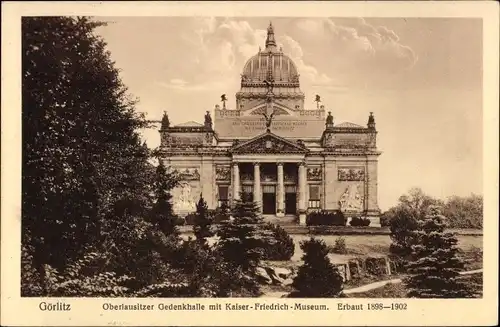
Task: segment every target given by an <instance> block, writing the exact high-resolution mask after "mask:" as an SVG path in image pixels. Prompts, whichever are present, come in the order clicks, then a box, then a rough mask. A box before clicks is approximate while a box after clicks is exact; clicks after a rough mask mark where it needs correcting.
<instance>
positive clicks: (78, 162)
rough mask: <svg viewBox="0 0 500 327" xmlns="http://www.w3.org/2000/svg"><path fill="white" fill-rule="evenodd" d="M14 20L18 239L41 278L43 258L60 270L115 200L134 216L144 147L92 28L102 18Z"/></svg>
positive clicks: (143, 203)
mask: <svg viewBox="0 0 500 327" xmlns="http://www.w3.org/2000/svg"><path fill="white" fill-rule="evenodd" d="M21 24H22V56H23V57H22V74H23V75H22V123H23V129H22V138H23V161H22V172H23V176H22V229H23V239H22V241H23V245H24V248H25V249H26V251H28V252H29V253H27V257H29V258H32V266H33V267H35V268H34V269H37V270H38V275H40V276H45V275H46V274H45V267H46V265H50V266H53V267H54V268H56V269H59V268H61V269H62V268H64V267H65V266H66V265H68V264H71V263H72V262H75V261H76V260H78V259H79V258H81V257H82V256H83V255H84V254H85V253H86V251H88V246H89V245H91V244H99V243H100V242H101V241H102V238H103V237H107V235H103V233H105V232H104V231H103V227H102V226H103V223H104V220H105V219H106V218H105V217H107V216H108V214H109V213H110V212H111V211H113V210H115V209H116V206H120V207H121V208H122V209H123V210H124V211H127V212H133V213H134V214H136V213H139V212H142V211H144V210H145V208H147V207H148V206H149V205H150V200H151V199H150V196H149V194H150V189H149V185H150V184H151V183H150V180H149V179H148V178H149V176H148V169H149V168H148V165H147V158H148V156H149V153H148V151H147V148H145V147H144V145H143V144H141V141H140V137H139V134H138V132H137V130H138V129H140V128H144V127H147V123H146V121H145V119H144V116H143V115H142V114H139V113H137V112H136V111H135V101H134V100H132V99H131V98H130V97H129V95H128V94H127V88H126V87H125V86H124V85H123V83H122V82H121V79H120V76H119V71H118V70H117V69H116V68H115V67H114V62H113V61H112V60H111V58H110V53H109V52H108V51H107V50H106V43H105V42H104V41H103V40H102V39H101V38H100V37H98V36H96V34H95V29H96V28H97V27H99V26H102V25H104V24H103V23H101V22H96V21H92V20H91V19H89V18H85V17H76V18H74V17H24V18H23V19H22V22H21ZM120 217H125V216H124V215H122V216H120ZM61 249H64V251H62V250H61ZM43 288H44V287H42V289H43Z"/></svg>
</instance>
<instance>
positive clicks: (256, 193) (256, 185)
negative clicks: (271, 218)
mask: <svg viewBox="0 0 500 327" xmlns="http://www.w3.org/2000/svg"><path fill="white" fill-rule="evenodd" d="M253 201H254V202H255V203H257V204H258V206H259V210H260V212H262V191H261V187H260V164H259V163H258V162H255V163H254V164H253Z"/></svg>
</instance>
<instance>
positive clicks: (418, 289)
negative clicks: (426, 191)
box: [406, 206, 472, 298]
mask: <svg viewBox="0 0 500 327" xmlns="http://www.w3.org/2000/svg"><path fill="white" fill-rule="evenodd" d="M445 220H446V218H445V217H444V216H442V215H441V214H440V209H439V208H438V207H437V206H432V207H430V208H429V214H428V215H427V217H426V219H425V220H420V221H419V223H418V229H417V230H416V231H415V232H414V233H415V238H416V240H417V242H418V243H417V244H416V245H413V246H412V253H411V261H410V262H409V263H408V272H409V273H410V274H411V275H410V277H409V278H407V280H406V284H407V287H408V290H409V291H408V296H409V297H418V298H460V297H470V296H471V295H472V294H471V292H470V291H469V289H468V287H467V285H465V284H464V283H461V282H459V281H458V280H457V277H458V276H459V272H460V271H461V270H463V268H464V263H463V261H462V260H461V258H460V257H459V256H458V248H457V246H456V244H457V239H456V237H455V236H454V235H453V234H452V233H447V232H445V227H446V223H445Z"/></svg>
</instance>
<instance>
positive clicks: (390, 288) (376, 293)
mask: <svg viewBox="0 0 500 327" xmlns="http://www.w3.org/2000/svg"><path fill="white" fill-rule="evenodd" d="M406 292H407V290H406V287H405V286H404V284H402V283H397V284H387V285H385V286H382V287H380V288H376V289H373V290H371V291H367V292H362V293H352V294H346V296H347V297H351V298H405V297H407V296H406Z"/></svg>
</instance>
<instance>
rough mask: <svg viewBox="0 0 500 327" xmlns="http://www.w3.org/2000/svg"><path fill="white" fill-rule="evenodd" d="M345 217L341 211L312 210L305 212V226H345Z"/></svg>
mask: <svg viewBox="0 0 500 327" xmlns="http://www.w3.org/2000/svg"><path fill="white" fill-rule="evenodd" d="M346 222H347V220H346V218H345V216H344V214H343V213H342V212H341V211H323V210H320V211H312V212H309V213H308V214H307V217H306V225H307V226H345V225H346Z"/></svg>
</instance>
